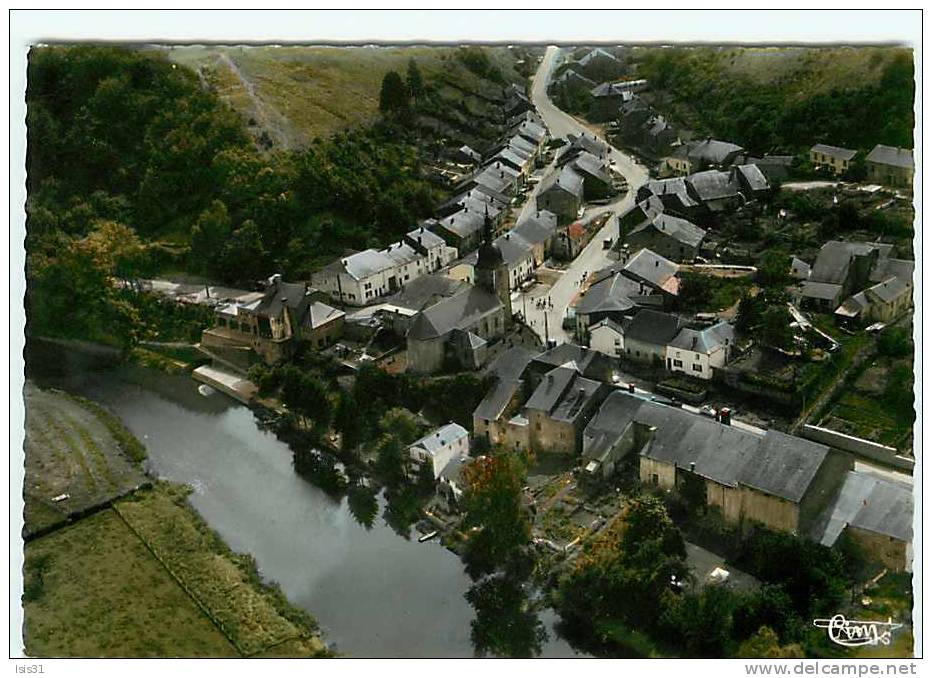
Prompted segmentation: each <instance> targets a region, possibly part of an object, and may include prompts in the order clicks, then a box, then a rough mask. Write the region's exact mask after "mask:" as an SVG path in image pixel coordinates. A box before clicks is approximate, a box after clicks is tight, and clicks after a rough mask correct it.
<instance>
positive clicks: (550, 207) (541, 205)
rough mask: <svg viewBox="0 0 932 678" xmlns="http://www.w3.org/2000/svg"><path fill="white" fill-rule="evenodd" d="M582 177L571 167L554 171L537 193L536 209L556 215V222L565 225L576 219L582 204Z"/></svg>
mask: <svg viewBox="0 0 932 678" xmlns="http://www.w3.org/2000/svg"><path fill="white" fill-rule="evenodd" d="M583 193H584V187H583V178H582V176H580V175H579V174H577V173H576V171H575V170H573V168H572V167H569V166H567V167H564V168H563V169H562V170H561V171H560V172H554V173H553V174H551V175H550V176H549V177H548V178H547V179H546V180H545V183H544V184H543V185H542V186H541V188H540V192H539V193H538V194H537V209H538V210H547V211H549V212H553V213H554V214H556V215H557V223H558V224H559V225H560V226H565V225H567V224H569V223H571V222H572V221H574V220H575V219H576V215H577V214H578V213H579V208H580V207H581V206H582V204H583V200H584V197H583Z"/></svg>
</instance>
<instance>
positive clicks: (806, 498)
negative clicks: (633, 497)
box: [584, 391, 853, 536]
mask: <svg viewBox="0 0 932 678" xmlns="http://www.w3.org/2000/svg"><path fill="white" fill-rule="evenodd" d="M602 407H603V408H608V415H609V416H606V417H605V418H603V417H598V419H597V420H598V421H599V428H598V429H594V430H593V434H592V436H591V439H592V441H593V442H592V443H590V447H592V448H596V449H598V448H601V450H602V454H605V451H606V450H611V451H612V457H613V458H614V459H615V460H616V461H617V460H621V459H625V458H627V457H628V456H629V455H631V457H632V458H637V460H638V466H639V470H638V473H639V476H640V479H641V482H642V483H644V484H645V485H654V486H657V487H659V488H661V489H663V490H667V491H671V490H677V491H679V492H680V493H681V494H682V495H684V496H687V497H696V498H697V499H698V501H700V502H701V503H702V505H704V506H706V507H714V508H716V509H717V510H718V511H720V512H721V515H722V518H723V519H724V520H725V522H726V523H728V524H731V525H737V526H741V525H744V524H753V523H759V524H762V525H764V526H766V527H768V528H770V529H772V530H778V531H782V532H788V533H791V534H797V535H800V536H805V535H807V534H808V531H809V529H810V528H811V526H813V525H814V524H815V523H816V521H817V518H818V516H819V515H820V514H821V513H822V512H823V511H824V509H825V507H826V506H828V505H829V504H830V502H831V501H832V499H833V498H834V497H835V495H836V493H837V491H838V488H839V487H840V485H841V482H842V479H843V477H844V474H845V472H846V471H847V470H850V469H851V468H852V467H853V460H852V458H851V457H850V456H848V455H845V454H842V453H839V452H835V451H832V450H830V449H829V448H828V447H826V446H825V445H821V444H818V443H814V442H811V441H808V440H804V439H802V438H797V437H794V436H789V435H787V434H785V433H780V432H778V431H774V430H770V431H767V432H765V433H757V432H754V431H752V430H749V429H744V428H738V427H735V426H731V425H730V423H728V421H727V420H725V421H716V420H713V419H710V418H707V417H703V416H701V415H698V414H693V413H692V412H687V411H686V410H683V409H681V408H679V407H670V406H668V405H663V404H660V403H657V402H653V401H651V400H648V399H646V398H642V397H640V396H638V395H635V394H631V393H626V392H624V391H615V392H614V393H612V394H611V395H610V396H609V397H608V399H607V400H606V401H605V403H604V404H603V405H602ZM608 422H611V424H609V423H608ZM585 438H586V436H585V434H584V441H585ZM600 438H601V439H600ZM596 443H598V445H596ZM584 446H585V442H584ZM612 448H616V449H614V450H612Z"/></svg>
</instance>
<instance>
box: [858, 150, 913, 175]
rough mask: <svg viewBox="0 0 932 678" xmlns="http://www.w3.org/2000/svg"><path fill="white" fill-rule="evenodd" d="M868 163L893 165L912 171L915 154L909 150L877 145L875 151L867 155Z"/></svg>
mask: <svg viewBox="0 0 932 678" xmlns="http://www.w3.org/2000/svg"><path fill="white" fill-rule="evenodd" d="M867 161H868V162H876V163H879V164H881V165H892V166H893V167H902V168H904V169H912V168H913V152H912V151H911V150H910V149H907V148H896V147H895V146H884V145H883V144H877V145H876V146H874V149H873V150H872V151H871V152H870V153H868V154H867Z"/></svg>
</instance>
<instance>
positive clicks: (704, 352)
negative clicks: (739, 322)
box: [666, 321, 735, 379]
mask: <svg viewBox="0 0 932 678" xmlns="http://www.w3.org/2000/svg"><path fill="white" fill-rule="evenodd" d="M734 346H735V329H734V327H732V326H731V325H730V324H729V323H727V322H725V321H721V322H719V323H716V324H715V325H712V326H711V327H705V328H702V329H693V328H689V327H685V328H683V329H682V330H680V331H679V333H678V334H677V335H676V336H675V337H674V338H673V339H672V340H671V341H670V343H669V344H667V348H666V359H667V363H666V366H667V370H668V371H670V372H681V373H683V374H686V375H689V376H690V377H694V378H696V379H711V378H712V376H713V372H714V371H715V370H717V369H721V368H722V367H725V365H727V364H728V361H729V360H730V359H731V356H732V352H733V350H734Z"/></svg>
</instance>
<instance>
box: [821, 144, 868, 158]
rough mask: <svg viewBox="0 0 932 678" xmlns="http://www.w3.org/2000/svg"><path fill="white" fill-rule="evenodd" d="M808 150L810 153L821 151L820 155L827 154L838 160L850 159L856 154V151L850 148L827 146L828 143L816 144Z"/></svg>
mask: <svg viewBox="0 0 932 678" xmlns="http://www.w3.org/2000/svg"><path fill="white" fill-rule="evenodd" d="M809 150H810V151H811V152H812V153H821V154H822V155H827V156H829V157H830V158H838V159H839V160H851V158H853V157H854V156H856V155H857V154H858V152H857V151H855V150H852V149H850V148H842V147H841V146H829V145H828V144H816V145H815V146H813V147H812V148H810V149H809Z"/></svg>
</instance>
